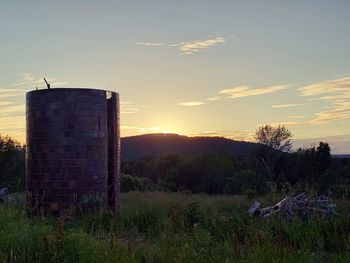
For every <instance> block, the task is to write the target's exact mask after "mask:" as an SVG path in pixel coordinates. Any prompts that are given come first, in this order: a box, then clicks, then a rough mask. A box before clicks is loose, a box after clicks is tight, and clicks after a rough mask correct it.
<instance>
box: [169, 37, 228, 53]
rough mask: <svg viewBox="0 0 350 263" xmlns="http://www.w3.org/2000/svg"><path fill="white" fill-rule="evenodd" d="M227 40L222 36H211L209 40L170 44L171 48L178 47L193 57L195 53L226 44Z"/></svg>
mask: <svg viewBox="0 0 350 263" xmlns="http://www.w3.org/2000/svg"><path fill="white" fill-rule="evenodd" d="M225 42H226V41H225V39H224V38H223V37H220V36H210V37H209V38H207V39H202V40H195V41H186V42H180V43H176V44H170V45H169V46H170V47H178V49H179V50H180V51H181V52H182V53H183V54H186V55H191V54H193V53H195V52H199V51H202V50H204V49H207V48H212V47H215V46H217V45H219V44H223V43H225Z"/></svg>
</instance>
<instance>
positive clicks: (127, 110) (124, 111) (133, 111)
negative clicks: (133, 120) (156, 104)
mask: <svg viewBox="0 0 350 263" xmlns="http://www.w3.org/2000/svg"><path fill="white" fill-rule="evenodd" d="M139 110H140V109H138V108H125V109H122V110H121V111H120V113H122V114H133V113H137V112H139Z"/></svg>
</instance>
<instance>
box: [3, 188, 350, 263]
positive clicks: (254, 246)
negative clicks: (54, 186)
mask: <svg viewBox="0 0 350 263" xmlns="http://www.w3.org/2000/svg"><path fill="white" fill-rule="evenodd" d="M279 198H280V197H275V198H274V197H273V196H268V197H265V198H259V201H261V202H262V203H263V204H264V205H268V204H271V203H275V202H276V201H277V200H278V199H279ZM336 202H337V205H338V210H339V211H341V215H338V216H331V217H327V218H320V217H314V218H311V219H310V220H307V221H293V222H288V221H285V220H284V219H281V218H270V219H269V220H260V219H257V218H253V217H250V216H249V215H248V213H247V208H248V207H249V206H250V205H251V203H252V200H250V199H248V198H247V197H245V196H227V195H221V196H208V195H193V194H189V193H161V192H153V193H149V192H148V193H140V192H129V193H127V194H123V195H122V208H121V211H120V215H119V216H114V215H112V214H110V213H108V212H104V211H101V212H98V213H95V214H90V215H86V216H83V217H78V218H75V217H72V218H70V219H69V220H67V222H65V221H64V220H63V219H62V218H61V219H58V220H57V221H55V220H54V219H52V218H44V217H38V218H32V219H29V218H27V217H26V214H25V211H24V209H23V208H21V207H14V206H11V205H7V204H5V203H3V204H1V205H0V262H45V263H46V262H317V263H322V262H350V220H349V216H350V205H349V204H350V201H349V200H338V201H336ZM67 218H68V216H67Z"/></svg>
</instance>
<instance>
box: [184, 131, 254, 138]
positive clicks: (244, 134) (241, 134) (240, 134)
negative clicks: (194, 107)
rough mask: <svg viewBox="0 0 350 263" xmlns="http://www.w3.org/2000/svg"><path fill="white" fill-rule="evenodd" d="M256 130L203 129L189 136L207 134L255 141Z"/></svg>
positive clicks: (206, 135)
mask: <svg viewBox="0 0 350 263" xmlns="http://www.w3.org/2000/svg"><path fill="white" fill-rule="evenodd" d="M254 135H255V131H254V130H236V131H202V132H195V133H190V134H189V136H205V137H217V136H220V137H225V138H229V139H233V140H238V141H253V140H254Z"/></svg>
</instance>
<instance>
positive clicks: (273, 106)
mask: <svg viewBox="0 0 350 263" xmlns="http://www.w3.org/2000/svg"><path fill="white" fill-rule="evenodd" d="M300 105H302V104H294V103H293V104H279V105H272V106H271V107H272V108H289V107H296V106H300Z"/></svg>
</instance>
